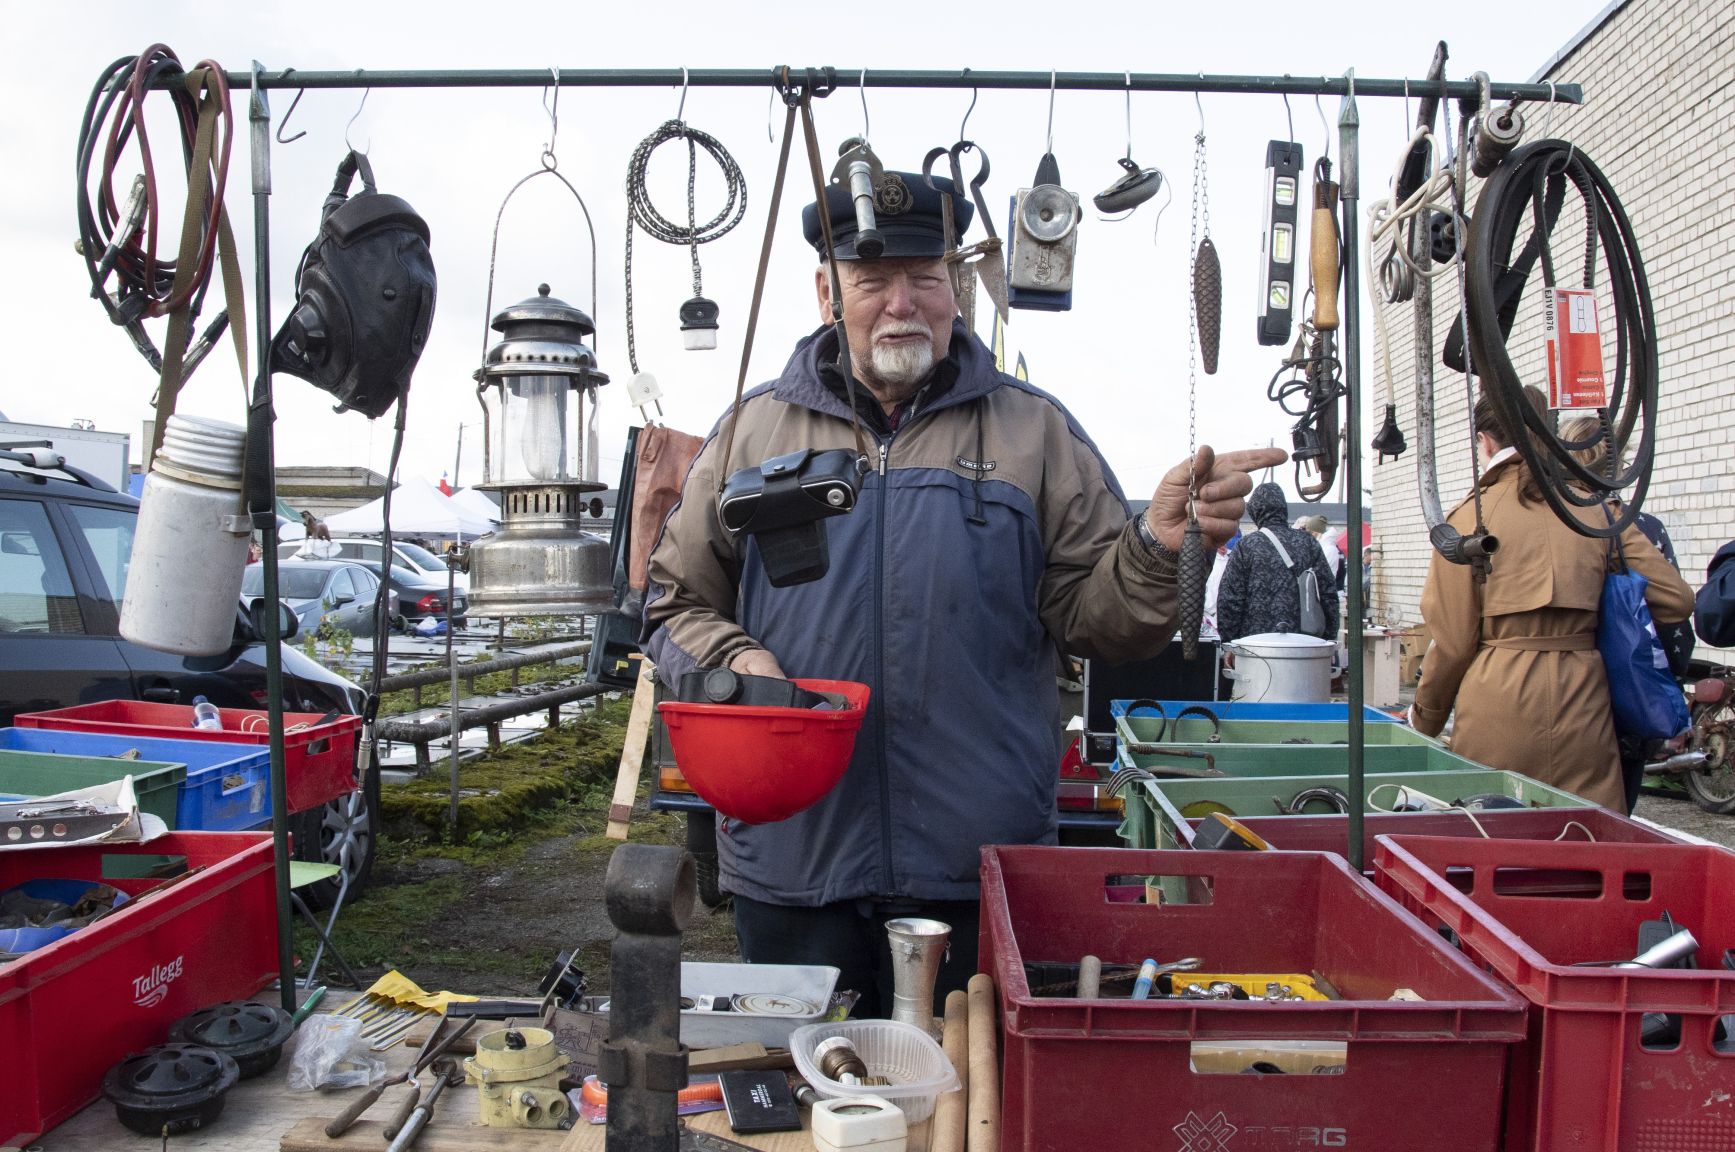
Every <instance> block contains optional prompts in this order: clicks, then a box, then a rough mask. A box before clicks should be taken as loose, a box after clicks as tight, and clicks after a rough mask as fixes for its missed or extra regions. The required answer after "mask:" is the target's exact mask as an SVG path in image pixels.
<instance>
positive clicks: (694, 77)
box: [117, 60, 1584, 1008]
mask: <svg viewBox="0 0 1735 1152" xmlns="http://www.w3.org/2000/svg"><path fill="white" fill-rule="evenodd" d="M867 75H868V74H867V70H866V69H860V70H851V69H838V68H830V67H828V68H803V69H796V68H789V67H783V66H780V67H776V68H772V69H705V68H701V69H689V68H654V69H577V68H574V69H564V68H556V69H554V70H553V75H552V80H553V83H554V86H555V88H556V89H557V90H558V89H559V88H561V87H592V88H594V87H611V88H635V87H637V88H645V87H656V88H672V87H674V86H676V85H678V84H679V85H685V86H687V87H695V86H696V87H701V88H703V87H723V88H770V89H773V90H782V91H784V92H786V93H787V92H788V91H790V90H791V89H792V88H797V87H799V88H803V89H805V90H807V91H810V92H812V93H813V94H815V95H824V94H828V93H830V92H832V91H834V90H836V89H837V88H838V87H845V86H848V85H849V84H850V83H852V81H853V82H854V83H855V84H857V85H858V86H859V85H865V84H866V83H867ZM225 79H226V80H227V82H228V83H229V84H230V85H232V86H234V87H235V89H236V90H237V91H240V90H247V91H249V92H250V98H249V101H248V122H249V130H250V131H249V141H250V148H251V161H252V163H251V177H252V179H251V192H252V195H253V240H254V252H255V258H254V264H255V267H254V293H255V297H256V301H257V307H256V312H255V317H254V324H255V332H254V344H253V347H254V359H255V374H254V380H253V388H252V395H251V404H252V406H253V408H255V409H256V410H258V411H260V412H261V413H265V414H266V417H265V418H264V419H262V420H260V421H259V422H258V423H259V427H260V428H261V429H262V431H263V435H261V436H260V437H259V443H258V444H257V445H253V446H251V447H252V449H253V451H254V452H256V453H257V459H258V462H259V463H260V464H261V465H262V466H263V474H264V475H265V476H267V477H269V476H271V475H272V460H273V457H274V455H275V445H274V442H273V441H274V436H273V434H272V433H273V421H272V419H271V418H270V416H269V413H270V407H271V394H272V386H271V368H270V347H271V335H272V334H271V328H270V317H271V269H270V261H269V252H270V240H271V137H272V133H271V128H270V125H271V109H270V101H269V97H268V95H267V93H268V92H269V91H270V90H272V89H297V90H305V89H308V88H318V89H322V90H328V89H351V90H353V89H363V90H366V89H369V88H542V87H545V86H547V85H548V84H549V81H550V79H551V77H550V75H549V73H548V72H545V71H543V70H542V69H535V68H515V69H387V70H379V71H368V70H366V69H359V68H358V69H355V70H353V71H307V72H300V71H296V70H295V69H293V68H288V69H284V70H282V71H279V72H275V73H271V72H267V70H266V68H265V66H264V65H263V64H261V63H260V62H258V61H257V60H255V61H253V62H252V65H251V67H250V68H248V69H246V70H243V71H231V72H227V73H225ZM118 82H119V81H117V83H118ZM182 82H183V81H182V79H181V78H180V77H174V76H169V75H162V76H159V77H157V78H156V80H155V82H154V83H153V84H152V87H153V88H165V89H166V88H170V87H172V86H174V85H175V84H179V83H182ZM873 82H874V85H875V86H876V87H884V88H926V89H937V90H957V91H962V90H964V89H966V88H968V89H971V90H972V91H978V90H981V89H984V88H986V89H996V90H1014V89H1022V90H1029V91H1040V90H1042V89H1048V90H1049V91H1059V90H1065V91H1069V92H1071V91H1098V92H1124V91H1137V92H1195V93H1204V92H1211V93H1241V94H1262V95H1272V96H1281V95H1286V94H1287V95H1292V96H1294V95H1320V96H1332V95H1335V96H1342V97H1345V98H1347V99H1353V96H1354V94H1355V93H1356V92H1358V91H1359V93H1360V94H1361V95H1362V96H1367V97H1388V98H1408V97H1410V96H1411V95H1418V96H1419V95H1420V94H1422V93H1423V92H1424V91H1425V90H1429V89H1431V90H1432V91H1433V92H1435V93H1436V94H1437V95H1438V96H1439V97H1441V98H1456V99H1463V98H1465V97H1476V96H1479V95H1482V94H1484V93H1486V94H1487V96H1488V97H1489V98H1491V99H1499V100H1529V101H1535V102H1538V103H1541V102H1549V103H1561V104H1582V103H1583V102H1584V91H1583V88H1582V87H1581V86H1580V85H1577V84H1561V83H1556V82H1553V81H1550V82H1547V83H1529V84H1510V83H1492V84H1489V85H1487V86H1486V87H1481V86H1479V85H1478V84H1477V83H1476V82H1475V81H1473V80H1455V81H1445V80H1442V81H1438V82H1412V81H1410V80H1409V79H1386V80H1380V79H1367V78H1354V79H1352V78H1351V77H1350V76H1342V77H1326V76H1320V77H1318V78H1313V77H1297V76H1293V75H1284V76H1270V75H1263V76H1230V75H1206V74H1205V73H1202V72H1201V73H1197V74H1188V73H1167V74H1165V73H1128V72H1059V71H1051V72H1047V73H1043V72H1030V71H1023V72H1018V71H972V70H971V69H968V68H966V69H963V70H961V71H958V72H951V71H946V72H941V71H907V70H903V71H884V72H878V71H876V72H875V73H874V74H873ZM291 107H293V105H291ZM1350 111H1351V115H1350V116H1348V117H1346V118H1345V123H1343V124H1341V125H1340V128H1346V129H1348V130H1350V131H1352V132H1353V131H1354V126H1355V125H1356V124H1357V123H1358V121H1357V119H1356V118H1355V117H1354V115H1353V109H1351V110H1350ZM1347 159H1348V157H1347V156H1346V160H1347ZM1346 186H1347V187H1351V188H1353V187H1357V186H1359V185H1357V184H1351V183H1350V181H1349V180H1348V179H1347V178H1346ZM1347 239H1349V237H1346V240H1347ZM1352 250H1353V249H1352ZM1358 265H1359V261H1350V262H1348V263H1347V266H1346V268H1345V283H1344V293H1343V296H1344V300H1343V306H1344V309H1345V312H1346V315H1347V316H1348V317H1349V318H1350V319H1351V322H1352V325H1353V322H1354V318H1355V316H1356V314H1357V309H1358V308H1359V306H1360V300H1359V274H1358ZM1346 335H1347V334H1346ZM1345 361H1346V363H1345V368H1346V376H1347V377H1348V378H1350V380H1351V382H1352V386H1351V387H1350V389H1349V395H1348V397H1347V399H1346V400H1345V407H1346V410H1347V411H1346V421H1347V424H1348V430H1349V433H1350V440H1351V442H1352V443H1359V441H1358V440H1357V437H1359V435H1360V430H1359V416H1360V411H1359V408H1360V397H1359V396H1358V394H1357V389H1356V387H1355V384H1356V383H1358V382H1359V377H1360V349H1359V347H1358V345H1357V343H1356V342H1355V341H1354V340H1348V339H1346V347H1345ZM1349 481H1350V484H1349V497H1350V507H1349V513H1350V516H1349V529H1350V531H1351V533H1352V535H1353V534H1356V533H1359V532H1360V529H1361V522H1362V505H1361V486H1360V455H1359V453H1350V455H1349ZM274 499H275V492H274V490H273V491H272V492H270V493H261V494H260V495H259V497H258V498H256V499H255V500H254V501H253V502H251V504H250V506H249V513H250V514H251V515H252V517H253V521H254V526H255V527H256V528H257V529H258V530H259V532H260V534H261V536H262V537H263V542H264V547H265V560H264V566H265V573H264V575H265V589H264V591H265V596H266V599H267V600H273V599H276V597H277V595H278V589H277V522H276V515H275V510H274V508H273V506H272V503H271V501H273V500H274ZM503 534H504V533H502V535H503ZM1347 559H1348V561H1349V562H1350V565H1351V572H1350V576H1351V579H1350V581H1349V599H1350V604H1349V607H1350V613H1349V615H1350V626H1351V637H1350V646H1351V650H1352V651H1355V650H1359V647H1360V643H1361V615H1360V608H1361V595H1360V593H1361V583H1360V581H1359V579H1356V578H1355V577H1356V575H1357V573H1358V572H1359V570H1360V562H1361V558H1360V555H1359V553H1358V552H1357V550H1355V549H1353V548H1352V549H1351V550H1350V554H1349V556H1348V558H1347ZM476 590H477V589H476V584H475V582H474V580H472V584H471V593H472V605H474V596H475V593H476ZM265 625H266V628H265V637H264V639H265V642H266V684H267V697H268V698H267V702H266V704H267V710H268V712H269V714H270V720H271V737H270V748H271V782H272V783H271V786H272V788H273V789H274V790H276V791H277V793H278V794H282V791H283V790H284V788H285V783H284V769H283V765H284V745H283V673H282V662H281V658H280V656H279V641H280V637H279V636H278V620H277V618H276V616H275V615H274V614H273V615H268V616H267V618H266V620H265ZM1362 701H1363V690H1362V676H1361V665H1360V662H1359V661H1351V662H1350V710H1349V711H1350V743H1349V768H1350V776H1351V780H1352V781H1354V782H1356V783H1358V784H1359V781H1360V778H1361V771H1362V762H1361V751H1362V731H1361V727H1362V725H1361V721H1362V714H1361V707H1362ZM287 815H288V814H287V812H285V811H284V810H283V808H282V807H281V806H278V807H276V808H274V810H273V813H272V839H273V841H274V843H275V850H274V861H275V864H276V869H277V875H278V893H277V895H278V909H277V914H278V930H279V931H278V937H279V944H278V959H279V966H280V971H281V979H280V981H279V991H280V995H281V996H282V999H283V1003H284V1006H285V1007H286V1008H293V1007H294V1006H295V983H294V973H295V965H294V957H293V952H292V942H291V931H290V928H291V923H292V918H293V915H294V913H293V909H292V905H291V903H290V899H289V832H288V823H287ZM1350 844H1351V855H1352V857H1353V863H1354V864H1355V866H1357V867H1360V865H1361V862H1362V851H1361V849H1362V825H1361V813H1360V811H1359V810H1358V811H1355V812H1352V813H1351V815H1350Z"/></svg>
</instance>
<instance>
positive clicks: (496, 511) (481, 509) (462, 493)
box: [446, 488, 500, 524]
mask: <svg viewBox="0 0 1735 1152" xmlns="http://www.w3.org/2000/svg"><path fill="white" fill-rule="evenodd" d="M446 499H448V500H450V501H451V502H452V503H454V504H456V505H458V506H459V507H461V508H463V509H464V510H465V511H466V512H468V513H470V514H471V515H472V516H480V517H483V518H484V519H486V520H488V521H489V522H490V523H491V524H492V523H498V522H499V520H500V506H499V505H498V504H496V503H494V501H492V500H490V499H488V497H487V496H485V495H483V494H482V493H481V492H479V491H477V490H476V489H474V488H460V489H458V490H457V491H456V492H454V493H452V494H451V495H450V496H448V497H446Z"/></svg>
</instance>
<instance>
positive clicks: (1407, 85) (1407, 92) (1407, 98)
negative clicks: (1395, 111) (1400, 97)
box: [1404, 76, 1410, 133]
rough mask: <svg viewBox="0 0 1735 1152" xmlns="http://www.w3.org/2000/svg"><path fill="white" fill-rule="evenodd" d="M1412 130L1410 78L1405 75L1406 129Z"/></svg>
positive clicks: (1407, 130)
mask: <svg viewBox="0 0 1735 1152" xmlns="http://www.w3.org/2000/svg"><path fill="white" fill-rule="evenodd" d="M1409 130H1410V78H1409V77H1408V76H1405V77H1404V131H1405V132H1406V133H1407V132H1409Z"/></svg>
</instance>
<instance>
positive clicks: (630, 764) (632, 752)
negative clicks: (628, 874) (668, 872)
mask: <svg viewBox="0 0 1735 1152" xmlns="http://www.w3.org/2000/svg"><path fill="white" fill-rule="evenodd" d="M631 659H633V660H637V661H639V672H638V677H637V679H636V680H635V681H634V682H633V710H632V715H631V716H630V717H629V718H628V719H627V734H626V739H625V740H623V741H622V742H621V762H620V771H619V772H617V773H616V774H615V780H614V798H613V800H612V801H611V802H610V804H609V808H608V835H609V838H610V839H611V840H625V839H626V838H627V822H628V821H629V820H631V819H632V811H633V801H634V800H636V799H638V794H639V771H640V769H641V768H642V767H643V766H644V762H645V745H646V743H647V742H649V740H650V738H651V705H652V703H653V702H654V701H655V700H656V695H657V686H656V680H655V676H656V671H657V666H656V665H655V664H652V663H651V662H650V661H649V660H647V659H645V657H644V654H643V653H638V652H635V653H633V655H632V656H631Z"/></svg>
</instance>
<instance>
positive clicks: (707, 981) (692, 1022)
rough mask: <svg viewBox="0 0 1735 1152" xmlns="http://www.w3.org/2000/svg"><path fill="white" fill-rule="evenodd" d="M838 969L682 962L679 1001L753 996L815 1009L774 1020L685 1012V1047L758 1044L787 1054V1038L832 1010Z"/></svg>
mask: <svg viewBox="0 0 1735 1152" xmlns="http://www.w3.org/2000/svg"><path fill="white" fill-rule="evenodd" d="M836 988H837V969H836V968H833V967H831V966H829V965H825V964H706V963H702V962H700V961H682V963H681V995H682V996H683V997H692V998H694V999H697V998H698V997H700V996H743V995H748V994H751V993H759V994H761V995H772V996H788V997H791V998H792V999H796V1000H804V1001H806V1002H807V1003H809V1004H813V1005H815V1006H816V1010H815V1011H813V1012H807V1013H801V1014H799V1015H791V1016H772V1015H767V1014H765V1013H758V1012H712V1011H704V1012H701V1011H699V1010H697V1009H693V1008H688V1009H683V1010H682V1012H681V1043H683V1044H685V1045H686V1046H687V1047H689V1048H721V1047H723V1046H725V1045H728V1044H741V1043H746V1042H748V1041H758V1042H759V1043H761V1044H763V1045H765V1046H766V1047H767V1048H787V1047H788V1046H789V1034H790V1033H791V1032H793V1031H795V1029H797V1028H799V1027H801V1026H802V1025H804V1024H814V1023H817V1022H818V1021H819V1020H820V1019H821V1018H823V1017H824V1016H825V1013H826V1010H827V1009H828V1008H829V1007H830V1005H831V994H832V992H834V991H835V990H836Z"/></svg>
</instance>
